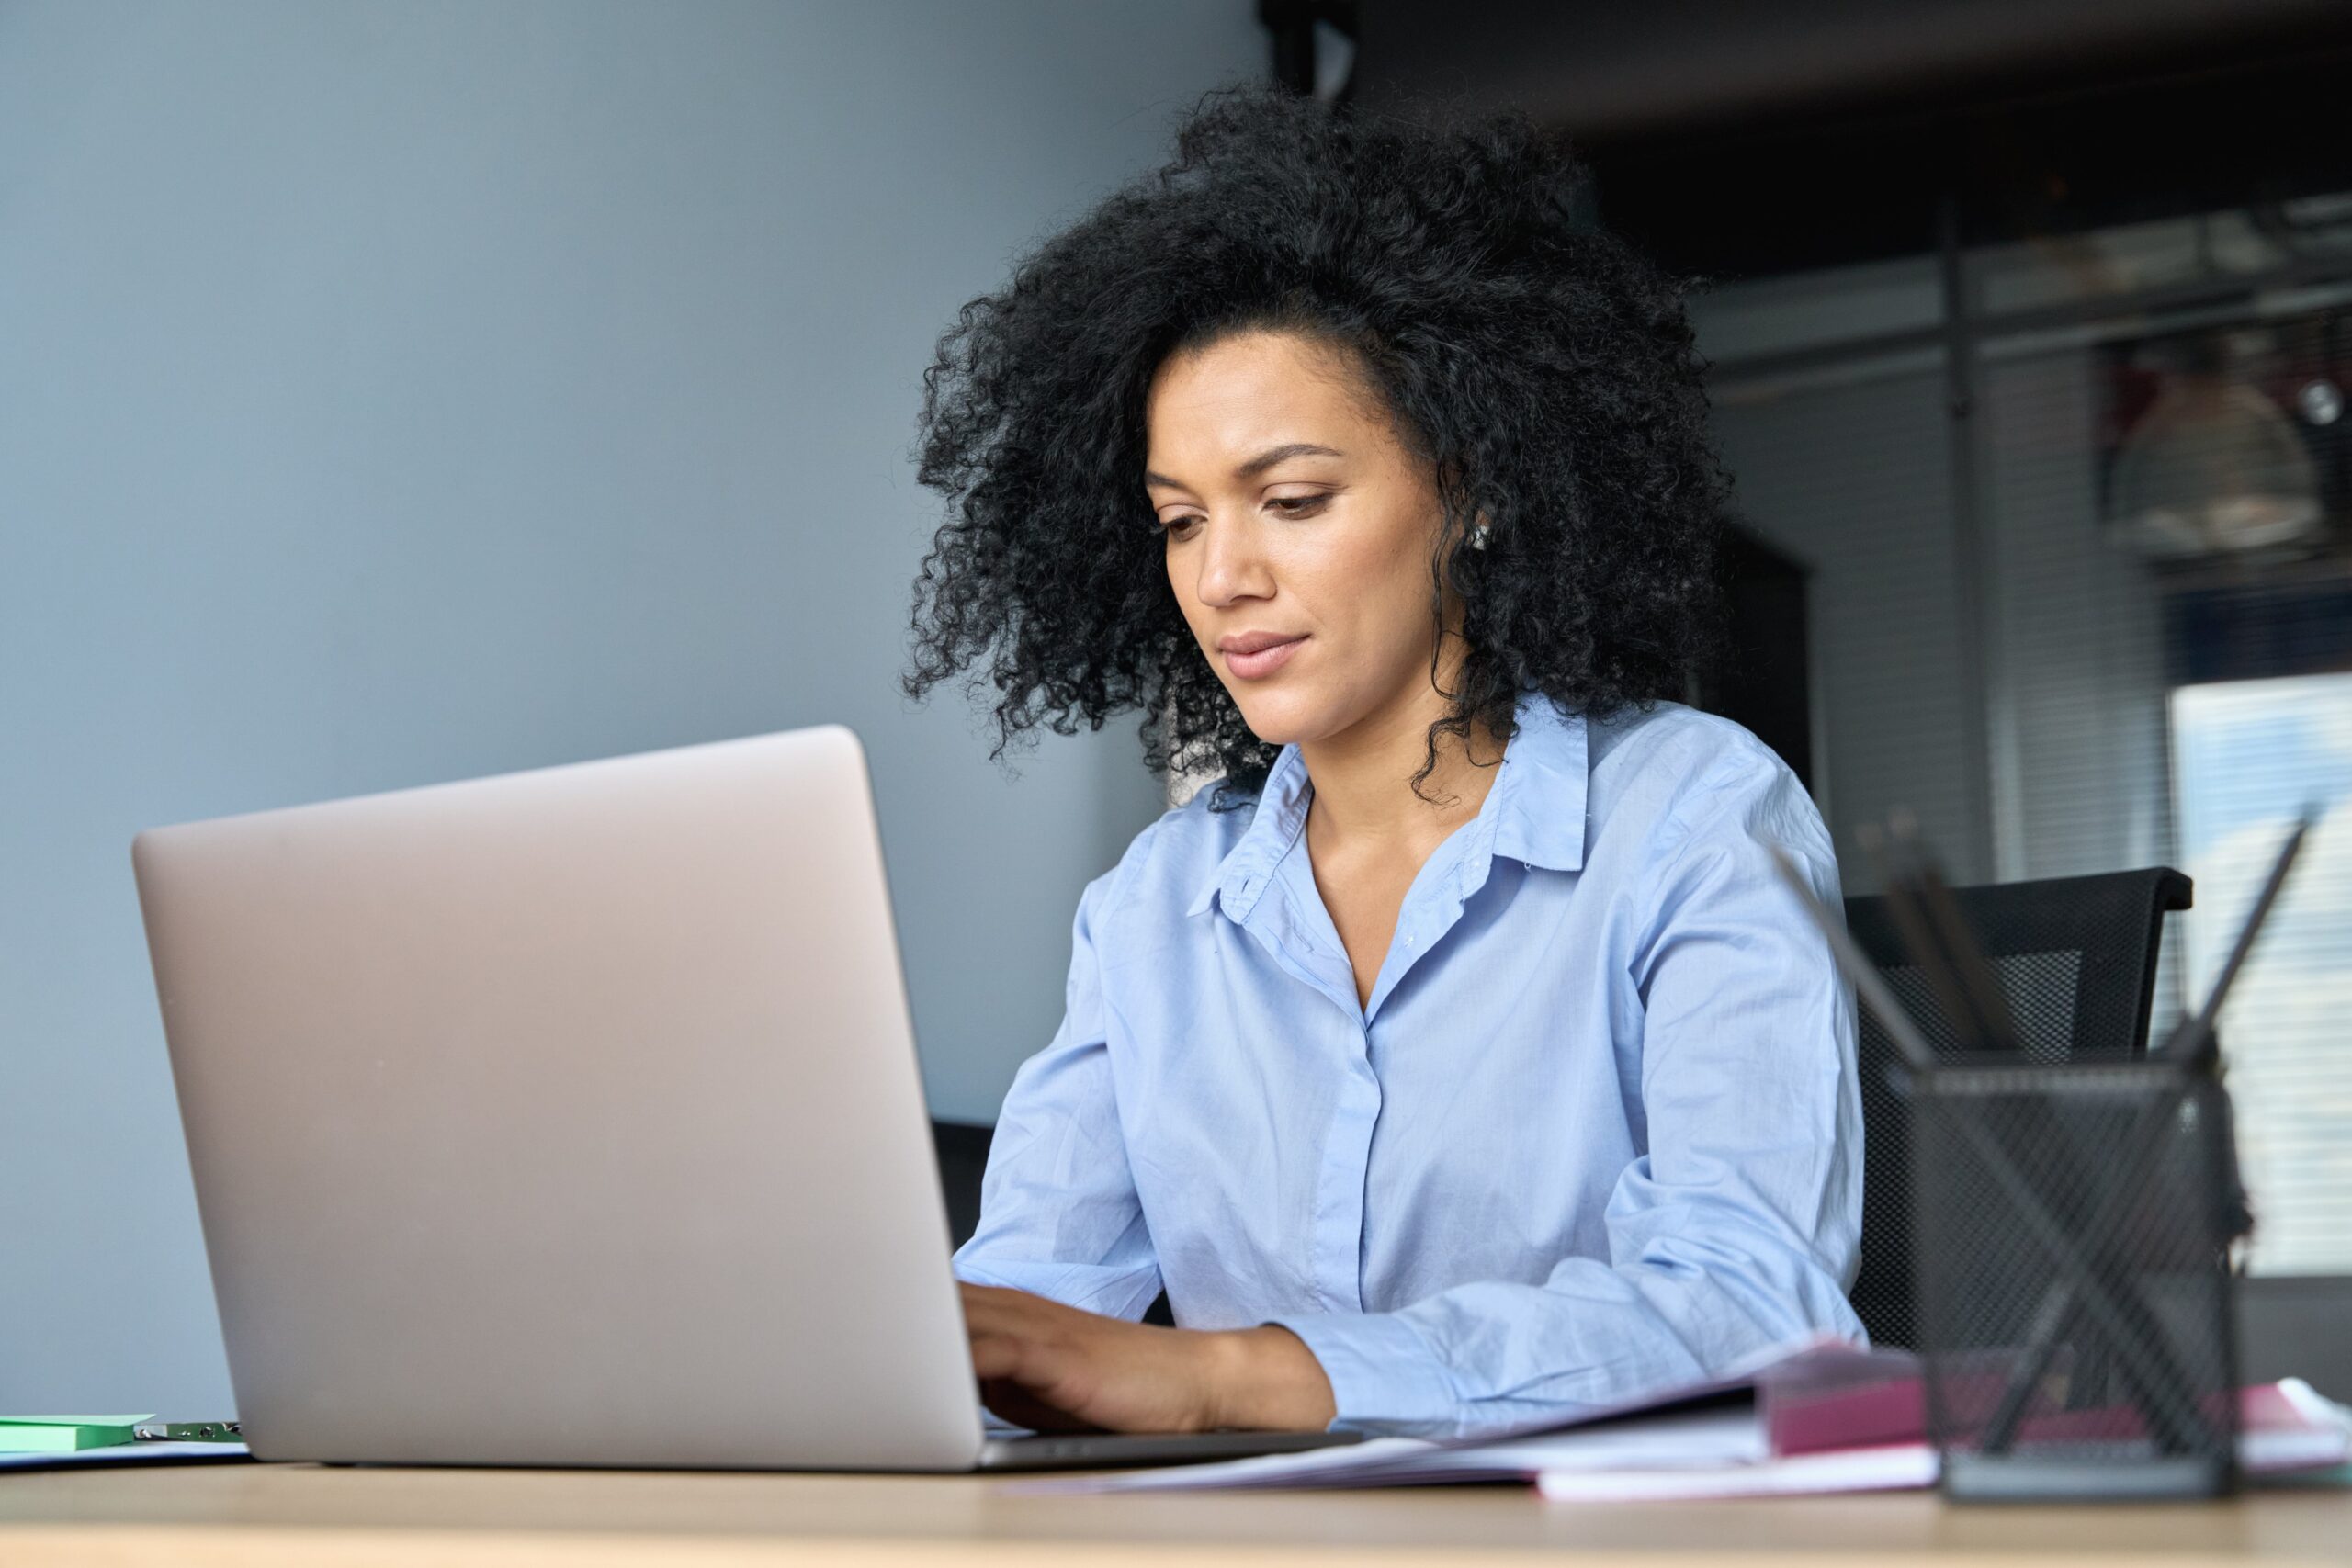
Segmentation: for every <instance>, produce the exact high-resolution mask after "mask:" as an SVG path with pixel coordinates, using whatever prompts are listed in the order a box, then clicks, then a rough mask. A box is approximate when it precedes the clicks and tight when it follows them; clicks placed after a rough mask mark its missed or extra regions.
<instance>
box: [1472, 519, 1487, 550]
mask: <svg viewBox="0 0 2352 1568" xmlns="http://www.w3.org/2000/svg"><path fill="white" fill-rule="evenodd" d="M1470 547H1471V548H1472V549H1474V550H1483V549H1485V548H1486V547H1487V525H1485V524H1484V523H1481V524H1479V525H1477V526H1476V528H1473V529H1471V530H1470Z"/></svg>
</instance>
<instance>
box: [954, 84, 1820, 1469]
mask: <svg viewBox="0 0 2352 1568" xmlns="http://www.w3.org/2000/svg"><path fill="white" fill-rule="evenodd" d="M1578 175H1579V171H1578V170H1577V167H1576V166H1575V164H1573V163H1572V162H1571V161H1570V158H1569V155H1568V154H1567V153H1566V152H1565V151H1563V150H1560V149H1558V148H1556V147H1555V146H1551V145H1547V144H1546V143H1545V142H1544V140H1543V139H1542V138H1540V137H1539V136H1538V135H1537V134H1536V133H1535V132H1534V130H1532V128H1531V127H1530V126H1529V125H1528V124H1527V123H1526V122H1525V120H1524V119H1523V118H1520V117H1503V118H1496V119H1493V120H1489V121H1487V122H1486V123H1484V124H1481V125H1478V126H1475V127H1473V128H1471V129H1469V130H1466V131H1458V132H1450V131H1441V130H1420V129H1416V128H1412V127H1408V126H1403V125H1390V124H1380V123H1374V122H1372V121H1368V120H1366V119H1364V118H1360V117H1357V116H1354V115H1351V114H1350V113H1348V112H1347V111H1327V110H1325V109H1323V108H1321V107H1319V106H1317V105H1315V104H1314V103H1312V102H1310V101H1306V100H1303V99H1298V98H1295V97H1291V96H1286V95H1283V94H1280V93H1276V92H1273V91H1272V90H1267V89H1250V88H1228V89H1223V90H1220V91H1218V92H1216V93H1212V94H1210V95H1209V96H1207V98H1205V99H1204V101H1203V103H1202V104H1201V105H1200V106H1198V107H1196V109H1195V110H1194V112H1193V116H1192V117H1191V118H1190V120H1189V122H1188V123H1187V124H1186V125H1185V127H1184V128H1183V129H1182V131H1181V132H1180V135H1179V139H1178V145H1177V156H1176V159H1175V161H1174V162H1173V163H1172V164H1170V165H1169V166H1168V167H1167V168H1165V169H1163V170H1161V171H1160V172H1159V174H1158V175H1157V176H1156V177H1153V178H1149V179H1146V180H1143V181H1140V182H1137V183H1136V185H1134V186H1129V187H1127V188H1126V189H1125V190H1122V191H1120V192H1119V193H1117V194H1115V195H1114V196H1112V197H1110V198H1109V199H1107V200H1105V201H1104V202H1103V203H1102V205H1101V206H1100V207H1098V208H1097V209H1095V210H1094V211H1093V212H1092V213H1091V214H1090V215H1089V216H1087V217H1086V218H1085V219H1084V220H1082V221H1080V222H1079V223H1077V224H1076V225H1075V226H1073V227H1071V228H1070V229H1069V230H1068V231H1065V232H1063V233H1062V234H1060V235H1058V236H1057V237H1056V238H1054V239H1052V240H1051V241H1049V242H1048V243H1046V244H1045V245H1044V246H1043V247H1042V248H1041V249H1040V250H1039V251H1038V252H1037V253H1036V254H1035V255H1034V256H1032V257H1031V258H1030V259H1028V260H1027V261H1026V262H1024V263H1023V265H1022V266H1021V267H1020V268H1019V269H1018V271H1017V273H1016V274H1015V276H1014V277H1013V280H1012V285H1011V287H1010V288H1008V289H1006V290H1005V291H1004V292H1002V293H1000V294H998V295H995V296H993V297H991V298H988V299H980V300H976V301H974V302H973V303H972V304H971V305H968V306H967V307H966V309H965V310H964V312H963V314H962V318H961V321H960V323H959V325H958V326H957V327H956V329H955V330H953V331H951V332H950V333H948V334H947V335H946V337H945V338H944V339H943V340H942V343H941V345H940V351H939V355H938V360H937V363H936V364H935V365H934V366H933V367H932V369H931V370H930V372H929V373H928V374H927V376H926V378H925V386H926V397H925V405H924V411H923V441H922V467H921V477H922V481H923V482H924V483H925V484H927V485H932V486H934V487H936V488H938V489H940V490H942V491H944V492H945V493H946V495H947V496H948V498H949V502H950V510H949V516H948V520H947V522H946V523H945V525H944V526H943V527H942V528H941V530H940V532H939V536H938V538H937V541H936V544H935V547H934V548H933V552H932V553H931V555H930V556H929V557H928V558H926V559H925V561H924V563H923V571H922V579H921V581H919V583H918V584H917V591H916V610H915V626H916V632H917V638H916V656H915V666H914V669H913V671H911V673H910V675H909V676H908V678H907V689H908V691H909V693H910V694H913V695H920V694H922V693H924V692H925V691H927V690H928V689H929V688H930V687H931V686H933V684H935V683H937V682H940V681H942V680H944V679H945V678H947V677H948V676H949V675H951V674H953V673H955V672H956V671H959V670H963V669H966V668H967V667H971V666H976V665H977V664H978V661H979V660H981V659H982V658H983V656H986V657H987V660H988V671H989V675H990V676H991V677H992V678H993V681H994V682H995V684H996V686H997V687H998V689H999V691H1000V692H1001V701H1000V702H999V703H998V704H997V706H996V710H995V716H996V719H997V722H998V725H999V727H1000V728H999V740H998V745H997V751H998V752H999V753H1001V751H1002V750H1003V749H1004V746H1005V744H1006V743H1007V742H1009V741H1010V740H1011V739H1013V738H1014V737H1015V736H1016V735H1018V734H1019V733H1021V732H1023V731H1025V730H1028V729H1031V728H1034V727H1035V726H1036V725H1038V724H1040V723H1044V724H1049V725H1050V726H1051V727H1052V728H1054V729H1056V730H1057V731H1058V732H1060V733H1064V734H1069V733H1072V732H1074V730H1075V728H1076V727H1077V725H1078V723H1079V722H1080V720H1083V721H1084V722H1085V723H1086V724H1088V725H1089V726H1090V727H1093V728H1100V727H1101V726H1102V725H1103V722H1104V721H1105V719H1106V718H1107V717H1108V716H1111V715H1112V714H1114V713H1116V712H1119V711H1122V710H1124V709H1128V708H1140V709H1142V710H1143V712H1144V713H1145V715H1146V718H1145V721H1144V725H1143V739H1144V743H1145V747H1146V750H1147V752H1148V758H1149V760H1150V761H1152V762H1153V763H1154V764H1155V765H1156V766H1162V767H1172V768H1175V769H1178V770H1182V771H1193V770H1206V769H1214V770H1217V771H1219V772H1221V773H1222V779H1221V780H1220V781H1219V782H1218V783H1217V784H1213V785H1212V786H1210V787H1208V788H1205V789H1203V790H1202V791H1200V792H1199V793H1198V794H1196V795H1194V796H1193V798H1192V800H1191V801H1190V802H1189V803H1188V804H1187V805H1185V806H1184V807H1182V808H1180V809H1176V810H1172V811H1170V812H1168V813H1167V814H1166V815H1164V816H1163V817H1161V818H1159V820H1158V821H1157V822H1155V823H1153V824H1152V825H1151V826H1150V827H1148V828H1147V829H1145V830H1144V831H1143V832H1142V833H1140V834H1139V835H1137V836H1136V840H1135V841H1134V842H1133V844H1132V845H1131V846H1130V847H1129V848H1128V850H1127V852H1126V853H1125V855H1124V856H1123V857H1122V858H1121V860H1120V862H1119V863H1118V864H1117V865H1116V866H1115V867H1114V868H1113V869H1112V870H1110V871H1109V872H1106V873H1105V874H1103V875H1102V876H1100V877H1098V878H1096V879H1095V880H1094V881H1093V882H1092V883H1091V884H1090V885H1089V886H1087V888H1086V889H1085V892H1084V894H1083V896H1082V897H1080V900H1079V906H1078V913H1077V919H1076V923H1075V926H1074V930H1073V933H1072V934H1073V943H1072V947H1073V951H1072V953H1071V959H1070V970H1069V987H1068V993H1067V997H1066V1002H1067V1011H1066V1015H1065V1017H1064V1019H1063V1021H1062V1024H1061V1027H1060V1029H1059V1030H1058V1031H1057V1032H1056V1034H1055V1035H1054V1037H1053V1039H1052V1040H1051V1042H1050V1043H1047V1044H1046V1047H1045V1048H1044V1049H1043V1050H1042V1051H1040V1052H1039V1053H1037V1054H1036V1055H1034V1056H1031V1057H1030V1058H1029V1059H1028V1060H1027V1061H1026V1062H1025V1063H1024V1064H1023V1066H1022V1067H1021V1069H1020V1071H1019V1073H1018V1075H1017V1076H1016V1077H1015V1078H1014V1080H1013V1083H1012V1089H1011V1090H1010V1091H1009V1093H1008V1094H1007V1096H1006V1099H1005V1102H1004V1107H1003V1111H1002V1113H1001V1119H1000V1121H999V1122H998V1126H997V1131H996V1136H995V1142H994V1145H993V1147H992V1149H991V1151H990V1154H989V1163H988V1168H987V1171H986V1175H985V1177H984V1179H983V1183H982V1197H981V1215H980V1223H979V1228H978V1232H977V1233H976V1234H975V1235H973V1236H972V1238H971V1240H970V1241H969V1242H968V1243H967V1244H966V1245H965V1246H964V1247H962V1248H960V1249H959V1250H958V1251H957V1253H956V1272H957V1275H958V1278H959V1280H960V1281H961V1282H962V1289H963V1292H964V1305H965V1312H966V1316H967V1323H968V1325H969V1329H970V1335H971V1345H972V1357H973V1364H974V1368H975V1371H976V1373H977V1375H978V1379H979V1383H980V1392H981V1395H982V1397H983V1400H984V1401H985V1403H986V1404H988V1406H989V1408H990V1409H992V1410H994V1411H995V1412H996V1413H997V1414H998V1415H999V1416H1002V1417H1005V1418H1007V1419H1009V1420H1012V1421H1013V1422H1016V1423H1018V1424H1020V1425H1023V1426H1026V1427H1037V1428H1039V1429H1072V1428H1080V1427H1103V1428H1109V1429H1113V1430H1193V1429H1203V1428H1212V1427H1253V1428H1267V1429H1317V1428H1330V1429H1343V1428H1344V1429H1357V1430H1365V1431H1379V1432H1392V1433H1407V1434H1415V1435H1421V1436H1432V1437H1444V1436H1466V1435H1471V1434H1475V1433H1477V1432H1480V1431H1484V1430H1489V1429H1493V1428H1495V1427H1501V1426H1505V1425H1510V1424H1514V1423H1519V1422H1524V1421H1527V1420H1530V1419H1532V1418H1534V1417H1538V1416H1562V1417H1566V1416H1571V1415H1574V1414H1575V1413H1577V1411H1579V1410H1582V1409H1587V1408H1589V1407H1591V1406H1592V1405H1594V1404H1600V1403H1603V1402H1607V1401H1610V1400H1612V1399H1615V1398H1619V1397H1622V1396H1623V1395H1625V1394H1627V1393H1631V1392H1634V1391H1635V1390H1638V1389H1640V1388H1643V1387H1645V1386H1652V1385H1656V1384H1658V1383H1663V1382H1675V1381H1679V1380H1687V1379H1692V1378H1697V1377H1700V1376H1702V1375H1705V1374H1708V1373H1711V1372H1713V1371H1718V1370H1720V1369H1722V1368H1724V1366H1725V1365H1726V1364H1728V1363H1729V1362H1731V1361H1733V1360H1735V1359H1738V1358H1740V1357H1742V1356H1744V1355H1747V1354H1749V1353H1751V1352H1753V1351H1755V1350H1757V1349H1758V1348H1763V1347H1766V1346H1769V1345H1771V1344H1774V1343H1777V1342H1781V1341H1785V1340H1788V1339H1791V1338H1794V1337H1804V1336H1806V1335H1809V1334H1812V1333H1815V1332H1817V1331H1828V1332H1831V1333H1834V1334H1838V1335H1843V1336H1846V1337H1852V1338H1855V1339H1860V1337H1861V1336H1862V1330H1861V1326H1860V1323H1859V1321H1858V1320H1857V1319H1856V1318H1855V1316H1854V1314H1853V1313H1852V1311H1851V1309H1850V1308H1849V1305H1848V1304H1847V1302H1846V1299H1845V1287H1846V1285H1847V1284H1848V1283H1849V1282H1850V1280H1851V1279H1852V1275H1853V1271H1854V1267H1855V1243H1856V1233H1857V1229H1858V1225H1859V1220H1860V1197H1861V1191H1860V1183H1861V1145H1860V1108H1859V1100H1858V1096H1857V1092H1856V1083H1855V1076H1854V1032H1855V1025H1854V1010H1853V1004H1852V997H1851V992H1850V990H1849V988H1848V987H1846V986H1845V985H1844V983H1843V982H1842V981H1841V980H1840V978H1839V977H1838V974H1837V972H1836V970H1835V968H1834V966H1833V964H1832V962H1831V960H1830V957H1829V953H1828V952H1827V948H1826V943H1824V942H1822V941H1821V939H1820V938H1819V936H1818V934H1817V933H1815V931H1812V930H1811V929H1810V928H1809V927H1808V926H1807V925H1806V923H1805V921H1804V918H1803V915H1802V912H1801V910H1800V908H1799V907H1798V905H1797V902H1796V900H1795V899H1794V898H1793V897H1791V896H1790V894H1789V892H1788V890H1787V889H1786V888H1785V886H1781V885H1780V884H1779V883H1777V882H1776V880H1775V877H1774V873H1773V869H1772V865H1771V862H1770V849H1771V848H1772V847H1773V846H1779V847H1780V848H1781V849H1782V850H1784V851H1785V852H1788V853H1789V854H1791V855H1792V856H1793V857H1794V858H1795V860H1796V861H1797V863H1799V864H1800V865H1801V866H1802V867H1803V868H1804V873H1805V874H1806V875H1807V877H1808V878H1809V880H1810V881H1811V884H1812V886H1813V887H1814V889H1815V892H1816V893H1817V894H1818V895H1819V896H1820V897H1822V898H1824V899H1825V900H1827V901H1829V902H1831V903H1832V904H1833V905H1834V904H1835V902H1836V900H1837V898H1838V870H1837V865H1836V863H1835V860H1834V859H1833V856H1832V852H1831V848H1830V844H1829V840H1828V837H1827V835H1826V832H1825V831H1824V829H1823V827H1822V823H1821V818H1820V816H1819V813H1818V812H1817V811H1816V810H1815V807H1814V805H1813V803H1812V801H1811V800H1810V799H1809V798H1808V797H1807V796H1806V795H1805V792H1804V789H1803V788H1802V786H1800V785H1799V784H1798V783H1797V781H1796V779H1795V777H1794V775H1793V774H1792V773H1790V771H1789V770H1788V768H1787V767H1786V766H1785V765H1784V764H1782V763H1781V761H1780V760H1779V759H1778V758H1777V757H1775V756H1774V754H1773V753H1772V752H1771V751H1770V750H1768V749H1767V748H1766V747H1764V746H1763V745H1762V744H1761V743H1760V742H1758V740H1757V739H1755V738H1754V737H1753V736H1752V735H1750V734H1749V733H1748V732H1747V730H1745V729H1743V728H1740V727H1739V726H1737V725H1736V724H1733V723H1730V722H1728V721H1726V720H1724V719H1722V718H1718V717H1713V716H1708V715H1704V714H1702V713H1700V712H1698V711H1696V710H1694V709H1692V708H1690V707H1688V706H1685V705H1681V704H1679V703H1677V702H1674V701H1671V700H1668V699H1667V698H1666V695H1665V694H1670V693H1675V692H1680V691H1684V690H1686V689H1687V688H1686V686H1685V683H1684V682H1685V678H1686V672H1687V671H1688V669H1689V667H1690V666H1691V664H1692V663H1693V662H1694V661H1695V660H1698V659H1700V658H1701V657H1702V656H1703V655H1705V654H1706V653H1707V652H1708V650H1709V644H1710V639H1711V637H1712V636H1713V626H1714V620H1713V604H1714V600H1713V590H1712V586H1711V580H1712V577H1713V570H1714V566H1713V547H1712V543H1711V541H1712V537H1713V530H1714V529H1715V527H1716V526H1717V525H1718V518H1719V514H1720V513H1722V511H1723V510H1724V504H1725V493H1726V487H1727V481H1726V480H1725V479H1724V476H1723V474H1722V471H1721V468H1720V467H1719V465H1718V464H1717V463H1716V461H1715V459H1714V457H1713V452H1712V449H1711V447H1710V446H1709V442H1708V436H1707V430H1706V422H1705V414H1706V401H1705V396H1704V393H1703V391H1702V388H1701V385H1700V376H1701V368H1702V363H1703V362H1702V361H1701V360H1700V359H1699V358H1698V357H1697V355H1695V353H1694V351H1693V350H1692V347H1691V333H1690V329H1689V326H1688V323H1687V320H1686V317H1685V315H1684V312H1683V309H1682V305H1681V301H1680V297H1679V291H1678V286H1677V285H1676V284H1675V282H1674V281H1673V280H1671V279H1669V278H1668V277H1665V276H1661V275H1660V274H1658V273H1657V271H1655V270H1654V269H1652V268H1651V267H1650V266H1649V265H1646V264H1645V263H1644V262H1643V261H1642V260H1640V259H1639V258H1638V257H1636V256H1635V255H1634V254H1630V253H1629V252H1628V251H1627V249H1626V248H1625V247H1624V246H1623V245H1622V244H1620V243H1616V242H1615V241H1613V240H1611V239H1610V238H1608V237H1607V236H1605V235H1603V234H1601V233H1599V232H1595V231H1591V230H1590V229H1589V227H1588V226H1587V225H1585V224H1583V223H1582V222H1580V221H1579V220H1578V219H1577V216H1576V213H1575V197H1576V194H1577V180H1578ZM973 680H974V682H977V681H978V672H977V670H976V671H975V673H974V676H973ZM1163 1289H1164V1290H1165V1292H1166V1293H1167V1296H1168V1301H1169V1305H1170V1312H1171V1314H1172V1315H1173V1319H1174V1324H1175V1326H1173V1327H1167V1326H1160V1325H1152V1324H1146V1323H1143V1322H1141V1321H1138V1320H1140V1319H1141V1318H1142V1317H1143V1315H1144V1314H1145V1312H1146V1311H1147V1309H1148V1306H1149V1304H1150V1303H1152V1302H1153V1300H1154V1299H1155V1297H1156V1296H1157V1295H1158V1294H1159V1292H1161V1291H1162V1290H1163Z"/></svg>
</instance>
